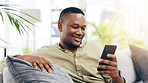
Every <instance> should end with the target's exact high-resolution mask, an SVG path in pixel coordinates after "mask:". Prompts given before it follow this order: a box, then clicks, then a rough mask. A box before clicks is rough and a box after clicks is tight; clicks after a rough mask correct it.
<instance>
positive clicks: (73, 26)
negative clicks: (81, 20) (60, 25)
mask: <svg viewBox="0 0 148 83" xmlns="http://www.w3.org/2000/svg"><path fill="white" fill-rule="evenodd" d="M71 27H72V28H74V29H76V28H78V27H79V26H77V25H72V26H71Z"/></svg>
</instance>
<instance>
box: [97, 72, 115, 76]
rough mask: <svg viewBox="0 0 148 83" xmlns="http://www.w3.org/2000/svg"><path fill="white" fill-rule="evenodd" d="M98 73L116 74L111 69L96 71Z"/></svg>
mask: <svg viewBox="0 0 148 83" xmlns="http://www.w3.org/2000/svg"><path fill="white" fill-rule="evenodd" d="M98 73H99V74H109V75H111V74H112V75H117V73H116V72H113V71H98Z"/></svg>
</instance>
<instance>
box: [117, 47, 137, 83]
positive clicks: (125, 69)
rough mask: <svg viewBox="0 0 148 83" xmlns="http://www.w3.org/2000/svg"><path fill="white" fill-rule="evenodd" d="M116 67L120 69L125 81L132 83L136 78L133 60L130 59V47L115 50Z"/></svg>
mask: <svg viewBox="0 0 148 83" xmlns="http://www.w3.org/2000/svg"><path fill="white" fill-rule="evenodd" d="M115 55H116V56H117V63H118V68H119V69H120V70H121V73H122V76H124V77H125V78H126V80H127V83H134V82H135V81H136V80H137V76H136V72H135V69H134V65H133V61H132V59H131V52H130V49H129V48H127V49H124V50H121V51H116V53H115Z"/></svg>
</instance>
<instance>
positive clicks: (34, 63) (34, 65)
mask: <svg viewBox="0 0 148 83" xmlns="http://www.w3.org/2000/svg"><path fill="white" fill-rule="evenodd" d="M32 65H33V67H34V68H35V69H37V64H36V62H35V61H34V62H33V63H32Z"/></svg>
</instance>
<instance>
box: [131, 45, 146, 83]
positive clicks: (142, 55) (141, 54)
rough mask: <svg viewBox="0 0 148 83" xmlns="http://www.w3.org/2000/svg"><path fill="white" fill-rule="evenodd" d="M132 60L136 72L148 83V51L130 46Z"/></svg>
mask: <svg viewBox="0 0 148 83" xmlns="http://www.w3.org/2000/svg"><path fill="white" fill-rule="evenodd" d="M130 50H131V54H132V60H133V63H134V66H135V70H136V72H137V73H138V75H139V76H140V78H141V79H142V80H143V82H144V83H147V82H148V72H147V71H148V51H147V50H144V49H142V48H139V47H136V46H134V45H130Z"/></svg>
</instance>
